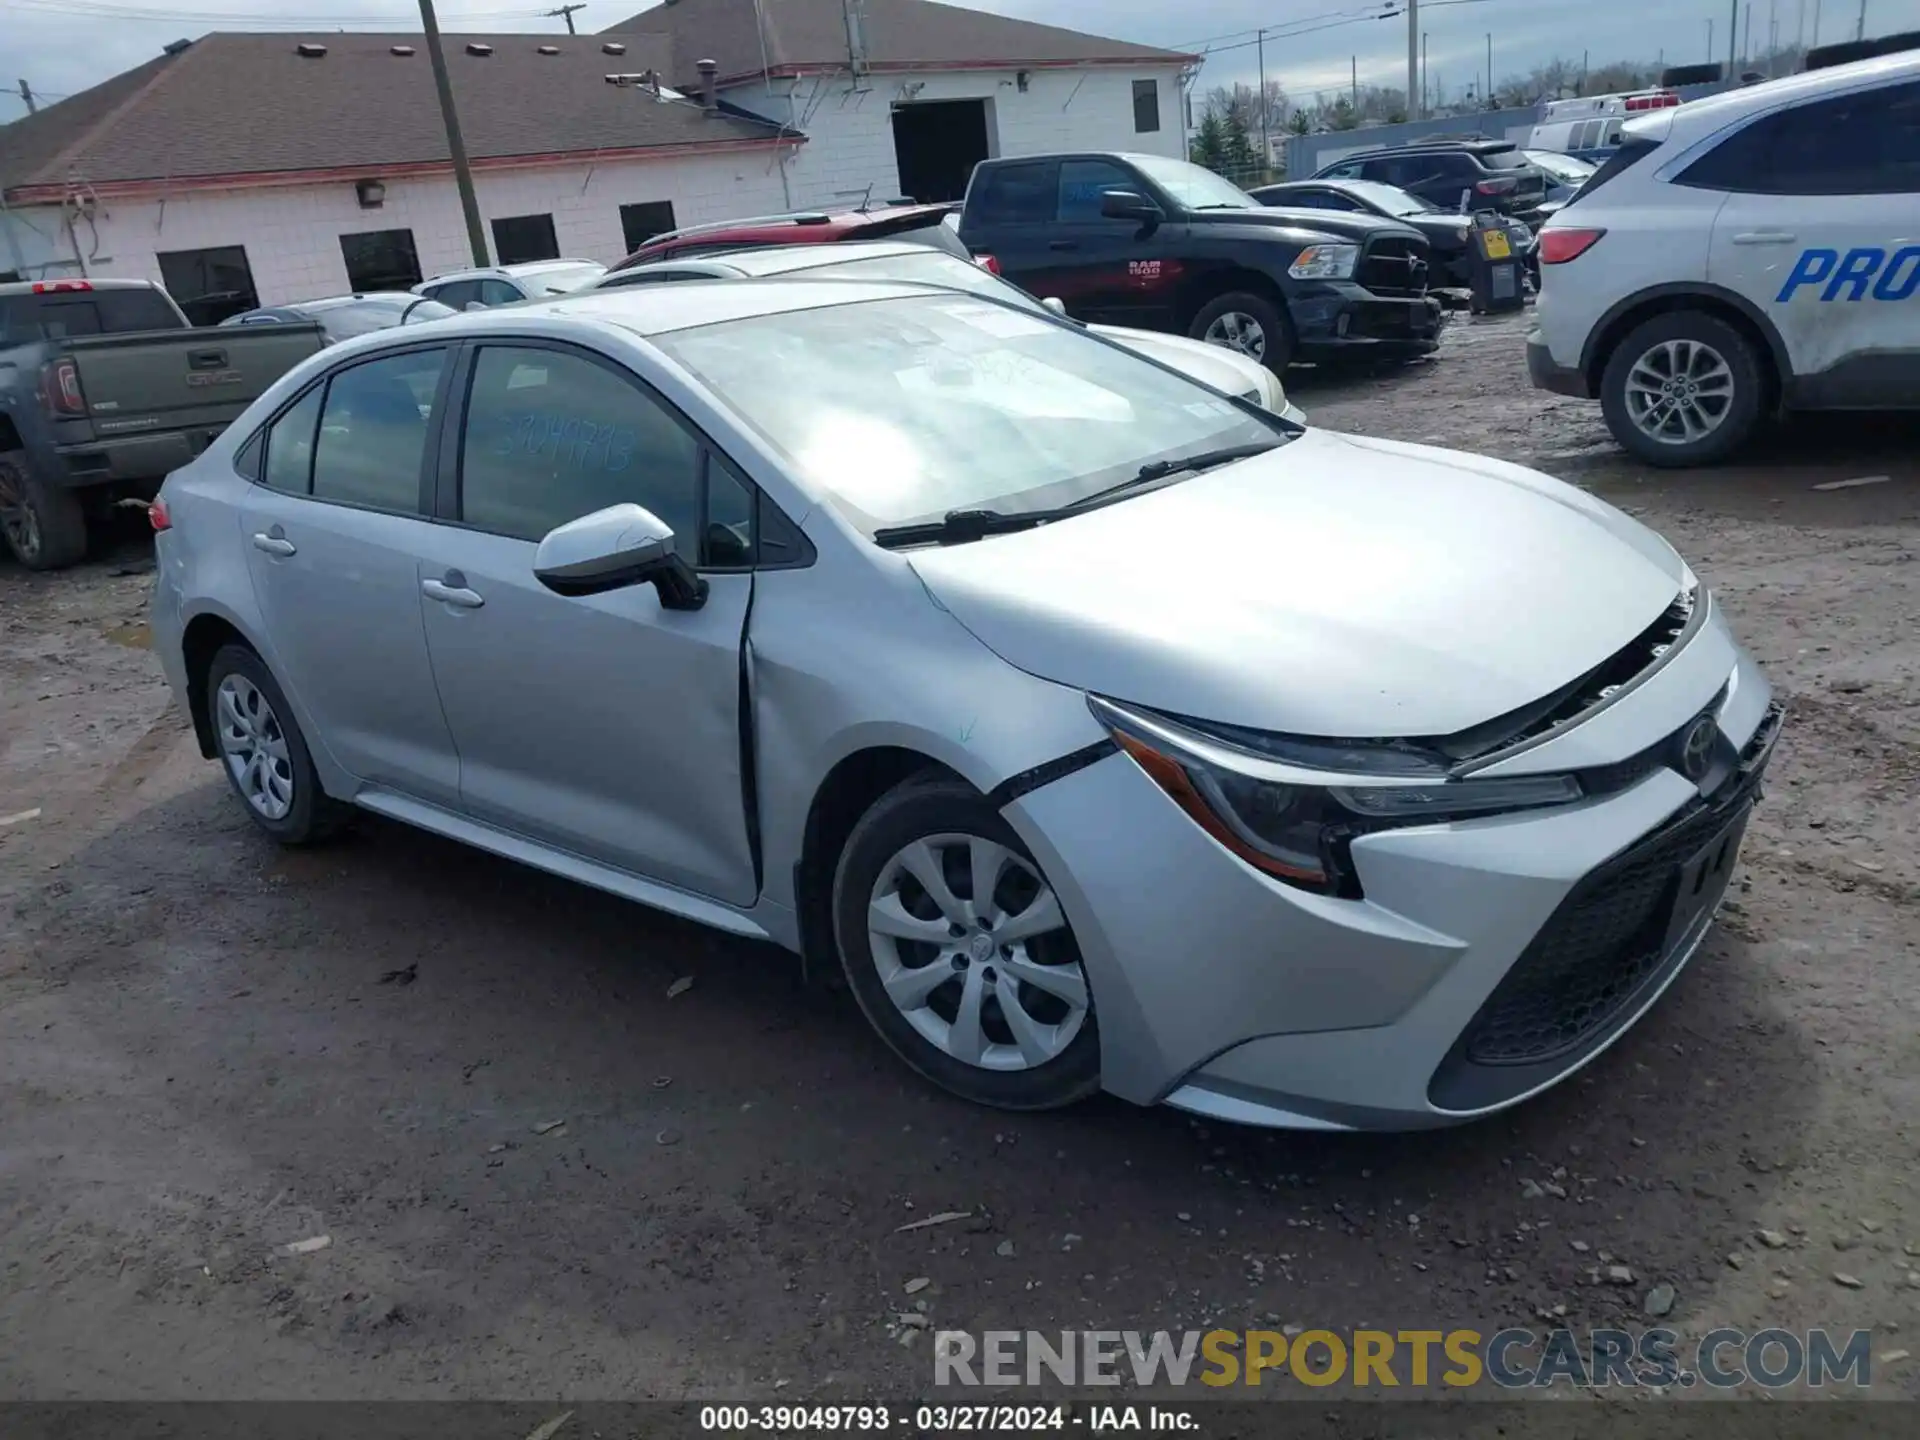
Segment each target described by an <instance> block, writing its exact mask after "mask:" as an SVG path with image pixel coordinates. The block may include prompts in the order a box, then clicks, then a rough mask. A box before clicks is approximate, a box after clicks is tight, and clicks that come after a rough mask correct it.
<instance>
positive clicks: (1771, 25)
mask: <svg viewBox="0 0 1920 1440" xmlns="http://www.w3.org/2000/svg"><path fill="white" fill-rule="evenodd" d="M1747 13H1748V14H1749V15H1751V14H1752V13H1753V0H1747ZM1747 38H1748V39H1749V40H1751V39H1752V38H1753V36H1752V34H1751V33H1749V34H1748V36H1747ZM1779 48H1780V0H1767V55H1768V57H1769V64H1768V66H1767V68H1768V69H1769V70H1771V69H1772V68H1773V66H1772V64H1771V57H1772V55H1773V53H1774V51H1776V50H1778V49H1779Z"/></svg>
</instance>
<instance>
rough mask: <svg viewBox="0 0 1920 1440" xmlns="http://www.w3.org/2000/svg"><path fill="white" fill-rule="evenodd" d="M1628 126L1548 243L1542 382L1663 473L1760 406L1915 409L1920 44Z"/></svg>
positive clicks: (1536, 364)
mask: <svg viewBox="0 0 1920 1440" xmlns="http://www.w3.org/2000/svg"><path fill="white" fill-rule="evenodd" d="M1625 131H1626V138H1625V141H1624V143H1623V144H1622V146H1621V148H1620V149H1619V151H1617V152H1616V153H1615V154H1614V156H1613V158H1612V159H1610V160H1609V161H1608V162H1607V163H1606V164H1605V165H1604V166H1602V167H1601V169H1600V170H1599V172H1598V173H1596V174H1595V175H1594V176H1593V178H1592V179H1590V180H1588V181H1587V183H1586V185H1585V186H1584V187H1583V188H1582V189H1581V190H1580V191H1579V193H1578V194H1577V195H1575V197H1574V198H1573V199H1572V200H1570V201H1569V202H1568V203H1567V205H1566V207H1565V208H1564V209H1563V210H1561V211H1560V213H1559V214H1557V215H1556V216H1554V217H1553V219H1552V220H1551V221H1549V222H1548V224H1547V226H1546V228H1545V229H1544V230H1543V231H1542V232H1541V236H1540V259H1541V277H1542V286H1541V293H1540V300H1539V305H1538V308H1537V309H1536V311H1535V315H1534V327H1533V331H1532V333H1531V334H1530V335H1529V336H1528V337H1527V369H1528V371H1529V373H1530V374H1531V376H1532V378H1533V383H1534V384H1535V385H1537V386H1540V387H1542V388H1544V389H1548V390H1553V391H1557V392H1558V393H1560V394H1563V395H1575V396H1579V397H1581V398H1583V399H1591V398H1594V397H1596V396H1597V397H1598V398H1599V400H1600V402H1601V405H1602V407H1603V408H1604V410H1605V413H1606V417H1607V426H1608V428H1609V429H1610V430H1612V432H1613V434H1614V438H1615V439H1617V440H1618V441H1619V442H1620V443H1621V444H1622V445H1623V446H1625V447H1626V448H1627V449H1628V450H1630V451H1632V452H1633V454H1635V455H1636V456H1638V457H1639V458H1640V459H1642V460H1645V461H1647V462H1648V463H1650V464H1654V465H1670V466H1682V465H1702V464H1708V463H1711V462H1713V461H1716V460H1719V459H1721V458H1722V457H1724V456H1725V455H1727V454H1728V453H1729V452H1731V451H1732V450H1733V449H1735V447H1737V446H1738V445H1739V444H1740V443H1741V442H1742V441H1743V440H1745V439H1746V438H1747V437H1748V436H1749V435H1750V434H1751V433H1752V432H1753V429H1754V427H1755V426H1756V425H1757V424H1759V423H1760V421H1761V420H1762V419H1763V418H1765V417H1766V416H1767V415H1768V414H1770V413H1779V412H1784V411H1789V410H1864V409H1905V408H1912V407H1916V406H1920V51H1914V50H1909V51H1905V52H1902V53H1900V54H1895V55H1886V56H1881V57H1879V58H1877V59H1872V60H1863V61H1859V62H1857V63H1855V64H1851V65H1839V66H1835V67H1833V68H1832V69H1827V70H1816V71H1810V72H1808V73H1806V74H1802V75H1794V76H1790V77H1787V78H1785V79H1781V80H1775V81H1771V82H1768V83H1766V84H1763V85H1754V86H1751V87H1749V88H1747V89H1743V90H1732V91H1728V92H1727V93H1725V94H1721V95H1715V96H1712V97H1710V98H1708V99H1705V100H1696V101H1694V102H1693V103H1692V104H1690V105H1683V106H1681V107H1679V108H1678V109H1672V110H1658V111H1654V112H1652V113H1650V114H1647V115H1644V116H1641V117H1639V118H1637V119H1634V120H1630V121H1628V122H1627V125H1626V127H1625Z"/></svg>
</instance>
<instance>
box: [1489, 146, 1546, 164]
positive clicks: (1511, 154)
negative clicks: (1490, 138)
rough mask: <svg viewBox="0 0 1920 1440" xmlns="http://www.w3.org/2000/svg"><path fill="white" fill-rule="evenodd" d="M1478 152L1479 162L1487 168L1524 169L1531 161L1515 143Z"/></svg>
mask: <svg viewBox="0 0 1920 1440" xmlns="http://www.w3.org/2000/svg"><path fill="white" fill-rule="evenodd" d="M1479 154H1480V163H1481V164H1482V165H1484V166H1486V167H1487V169H1489V170H1524V169H1526V168H1527V166H1528V165H1530V164H1532V163H1533V162H1532V161H1530V160H1528V159H1527V157H1526V156H1525V155H1523V154H1521V153H1520V149H1519V147H1518V146H1515V145H1509V146H1506V147H1505V148H1504V149H1500V150H1482V151H1480V152H1479Z"/></svg>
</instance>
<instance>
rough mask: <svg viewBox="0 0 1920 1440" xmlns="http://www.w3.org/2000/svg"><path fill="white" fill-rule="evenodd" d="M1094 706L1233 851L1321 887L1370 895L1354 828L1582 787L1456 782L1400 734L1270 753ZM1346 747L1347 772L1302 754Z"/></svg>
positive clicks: (1562, 797)
mask: <svg viewBox="0 0 1920 1440" xmlns="http://www.w3.org/2000/svg"><path fill="white" fill-rule="evenodd" d="M1088 704H1089V705H1090V706H1091V707H1092V709H1093V713H1094V717H1095V718H1096V719H1098V720H1099V721H1100V722H1101V724H1103V725H1105V726H1106V727H1107V729H1108V731H1109V733H1111V734H1112V736H1113V738H1114V741H1115V743H1117V744H1118V745H1119V746H1120V748H1121V749H1122V750H1123V751H1125V752H1126V753H1127V754H1128V755H1129V756H1130V757H1132V759H1133V761H1134V763H1136V764H1137V765H1139V767H1140V768H1141V770H1143V771H1144V772H1145V773H1146V775H1147V777H1148V778H1149V779H1151V780H1152V781H1153V782H1154V784H1156V785H1158V786H1159V787H1160V788H1161V789H1162V790H1164V791H1165V792H1166V794H1167V797H1168V798H1169V799H1171V800H1172V801H1173V802H1174V804H1176V805H1178V806H1179V807H1180V808H1181V810H1183V811H1184V812H1185V813H1186V815H1187V817H1188V818H1189V819H1191V820H1192V821H1193V822H1194V823H1195V824H1196V825H1198V826H1199V827H1200V828H1201V829H1202V830H1204V831H1206V832H1207V834H1208V835H1210V836H1212V837H1213V839H1214V840H1216V841H1218V842H1219V844H1220V845H1221V846H1222V847H1223V848H1225V849H1227V850H1229V851H1231V852H1232V853H1233V854H1234V855H1236V856H1238V857H1239V858H1240V859H1241V860H1243V861H1245V862H1246V863H1247V864H1249V865H1251V866H1253V867H1254V868H1255V869H1256V870H1259V871H1261V872H1263V873H1264V874H1267V875H1271V876H1273V877H1274V878H1275V879H1277V880H1283V881H1285V882H1286V883H1287V884H1289V885H1293V886H1297V887H1298V888H1300V889H1302V890H1310V891H1313V892H1315V893H1317V894H1323V895H1338V896H1342V897H1344V898H1350V899H1358V898H1359V897H1360V884H1359V879H1358V877H1357V876H1356V875H1355V874H1354V870H1353V864H1352V859H1351V856H1350V854H1349V843H1350V842H1351V840H1352V839H1353V837H1354V836H1356V835H1360V834H1365V833H1367V832H1368V831H1373V830H1383V829H1391V828H1394V827H1398V826H1406V825H1421V824H1428V823H1432V822H1434V821H1438V820H1453V819H1463V818H1467V817H1470V816H1476V815H1491V814H1498V813H1501V812H1505V811H1513V810H1530V809H1536V808H1538V807H1541V806H1547V805H1564V804H1567V803H1568V802H1570V801H1574V800H1578V799H1580V798H1581V795H1582V793H1583V792H1582V790H1581V787H1580V782H1579V780H1578V779H1576V778H1575V777H1574V776H1572V775H1526V776H1518V777H1515V778H1512V779H1502V780H1455V779H1448V778H1445V773H1444V768H1443V767H1442V766H1441V764H1440V763H1439V762H1438V761H1437V760H1433V761H1428V760H1426V759H1425V758H1424V757H1421V756H1420V755H1419V753H1418V751H1417V750H1415V749H1414V748H1413V747H1409V746H1405V745H1401V744H1397V743H1393V742H1376V743H1375V744H1372V745H1367V744H1356V743H1354V742H1350V741H1315V740H1302V741H1300V742H1297V744H1295V743H1289V742H1288V741H1287V740H1286V739H1285V737H1277V736H1276V737H1272V738H1273V740H1274V741H1275V742H1276V743H1275V744H1274V745H1273V746H1272V747H1271V753H1273V754H1275V755H1276V756H1277V757H1280V758H1275V759H1269V758H1267V756H1266V755H1265V754H1259V755H1256V754H1252V753H1242V752H1240V751H1238V750H1236V749H1234V748H1231V747H1228V746H1225V745H1221V744H1218V743H1216V742H1214V741H1212V740H1211V739H1210V738H1209V737H1207V736H1204V735H1199V734H1195V733H1192V732H1185V733H1183V732H1182V729H1181V727H1179V726H1178V725H1177V724H1174V723H1172V722H1168V721H1166V720H1163V719H1160V718H1158V717H1156V718H1151V719H1150V718H1148V717H1146V716H1143V715H1139V714H1136V713H1134V712H1132V711H1129V710H1124V709H1122V708H1121V707H1119V706H1117V705H1114V704H1112V703H1111V702H1109V701H1105V700H1101V699H1099V698H1098V697H1097V696H1089V697H1088ZM1263 748H1266V747H1263ZM1296 755H1297V756H1298V758H1297V759H1296V758H1294V757H1295V756H1296ZM1336 756H1337V757H1338V762H1339V763H1340V766H1341V769H1340V770H1339V771H1334V770H1331V769H1325V770H1322V769H1318V768H1309V766H1306V765H1302V764H1301V763H1300V760H1309V761H1311V760H1312V759H1315V758H1328V759H1330V758H1334V757H1336ZM1429 776H1430V777H1431V778H1430V779H1429V778H1427V777H1429ZM1283 777H1284V778H1283Z"/></svg>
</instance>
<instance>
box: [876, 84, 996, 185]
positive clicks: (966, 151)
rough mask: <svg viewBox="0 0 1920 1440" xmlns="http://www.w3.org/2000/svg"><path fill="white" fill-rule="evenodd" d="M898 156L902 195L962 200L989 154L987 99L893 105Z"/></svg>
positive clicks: (894, 150)
mask: <svg viewBox="0 0 1920 1440" xmlns="http://www.w3.org/2000/svg"><path fill="white" fill-rule="evenodd" d="M893 155H894V160H895V161H896V162H897V163H898V165H899V168H900V193H901V194H902V195H907V196H911V197H912V198H913V199H915V200H921V201H928V200H958V199H960V198H962V197H963V196H964V195H965V194H966V193H967V181H968V180H970V179H972V178H973V167H974V166H975V165H978V164H979V163H980V162H981V161H982V160H984V159H986V158H987V102H986V101H984V100H927V101H924V102H920V103H917V104H910V105H896V106H894V107H893ZM889 198H891V197H889Z"/></svg>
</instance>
